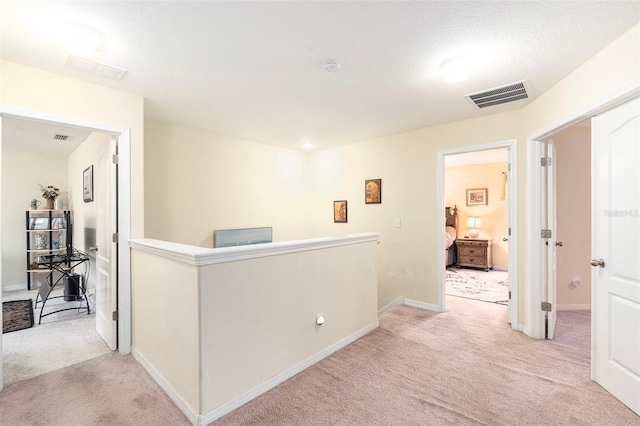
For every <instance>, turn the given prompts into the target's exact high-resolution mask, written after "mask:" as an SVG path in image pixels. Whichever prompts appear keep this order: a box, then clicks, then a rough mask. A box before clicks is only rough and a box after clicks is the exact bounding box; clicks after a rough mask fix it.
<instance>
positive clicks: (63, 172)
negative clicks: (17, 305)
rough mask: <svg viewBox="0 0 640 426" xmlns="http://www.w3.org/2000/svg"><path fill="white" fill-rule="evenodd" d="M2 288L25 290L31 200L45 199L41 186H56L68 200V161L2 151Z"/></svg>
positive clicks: (43, 203)
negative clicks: (27, 221)
mask: <svg viewBox="0 0 640 426" xmlns="http://www.w3.org/2000/svg"><path fill="white" fill-rule="evenodd" d="M2 182H3V186H2V287H3V288H7V287H11V288H13V290H16V289H17V288H16V287H18V286H20V287H23V288H26V285H27V272H26V271H27V266H26V250H27V243H26V236H25V229H26V228H25V226H26V225H25V211H26V210H27V209H28V208H29V199H31V198H36V199H37V200H39V201H41V202H42V204H41V205H40V208H41V209H42V208H45V204H46V200H45V199H44V198H42V192H41V191H40V190H38V184H39V183H41V184H42V185H45V186H47V185H54V186H56V187H58V188H60V190H61V191H62V192H63V195H62V198H63V200H64V201H65V206H66V201H67V197H68V189H69V184H68V182H67V158H66V157H57V156H52V155H49V154H46V155H45V154H40V153H35V152H21V151H7V150H3V152H2ZM32 278H33V279H35V280H36V282H37V281H38V280H42V279H45V278H46V276H45V275H44V274H33V276H32Z"/></svg>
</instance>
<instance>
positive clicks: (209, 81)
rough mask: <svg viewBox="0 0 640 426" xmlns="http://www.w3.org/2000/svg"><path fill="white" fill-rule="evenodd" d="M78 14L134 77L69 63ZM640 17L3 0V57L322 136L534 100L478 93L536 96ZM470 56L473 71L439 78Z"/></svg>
mask: <svg viewBox="0 0 640 426" xmlns="http://www.w3.org/2000/svg"><path fill="white" fill-rule="evenodd" d="M42 19H44V21H43V20H42ZM70 21H76V22H81V23H84V24H87V25H90V26H93V27H94V28H96V29H98V30H99V31H101V32H102V33H104V35H105V37H106V52H105V53H104V54H103V55H102V56H101V57H99V58H96V60H97V61H99V62H101V63H104V64H107V65H111V66H114V67H118V68H122V69H125V70H126V71H127V73H126V75H125V76H124V77H123V78H122V79H121V80H112V79H107V78H104V77H100V76H98V75H93V74H88V73H85V72H82V71H78V70H76V69H72V68H69V67H66V66H65V63H66V62H67V59H68V57H69V55H68V52H67V51H66V50H65V49H64V48H62V47H61V46H59V45H58V44H56V42H55V36H54V35H55V32H54V33H49V34H47V33H46V32H45V31H44V30H45V29H46V27H47V26H46V25H44V24H43V22H46V23H47V24H50V25H53V26H54V28H57V29H60V28H62V27H64V26H66V25H68V22H70ZM638 22H640V2H638V1H615V2H605V1H593V2H591V1H577V2H576V1H558V2H551V1H534V2H529V1H472V2H465V1H446V2H436V1H423V2H411V1H406V2H398V1H386V2H373V1H371V2H367V1H357V2H350V1H339V2H338V1H336V2H329V1H326V2H325V1H323V2H315V1H297V2H294V1H289V2H286V1H285V2H250V1H247V2H231V1H230V2H221V1H199V2H182V1H140V2H130V1H90V2H89V1H87V2H79V1H27V0H0V37H1V44H0V58H1V59H2V60H6V61H10V62H16V63H21V64H25V65H28V66H32V67H35V68H40V69H44V70H47V71H50V72H54V73H59V74H63V75H67V76H70V77H73V78H77V79H81V80H86V81H91V82H94V83H97V84H102V85H106V86H110V87H113V88H116V89H119V90H123V91H127V92H132V93H136V94H139V95H142V96H144V98H145V116H146V117H148V118H151V119H155V120H160V121H166V122H171V123H176V124H181V125H184V126H190V127H195V128H200V129H205V130H209V131H212V132H216V133H221V134H226V135H231V136H235V137H239V138H244V139H249V140H253V141H256V142H261V143H267V144H273V145H277V146H283V147H287V148H294V149H300V146H301V144H302V143H303V142H305V141H311V142H313V143H315V144H316V145H317V147H318V148H319V149H322V148H328V147H332V146H338V145H342V144H347V143H352V142H356V141H360V140H365V139H369V138H375V137H380V136H385V135H389V134H394V133H399V132H404V131H408V130H413V129H417V128H422V127H426V126H431V125H436V124H441V123H446V122H452V121H457V120H461V119H466V118H471V117H477V116H480V115H484V114H491V113H495V112H499V111H504V110H508V109H514V108H521V107H522V106H524V105H526V104H527V103H528V102H530V100H524V101H518V102H513V103H510V104H505V105H500V106H496V107H489V108H485V109H482V110H478V109H477V108H476V107H475V106H474V105H472V104H471V103H470V102H469V101H468V100H467V99H465V97H464V96H465V95H467V94H470V93H474V92H478V91H482V90H486V89H490V88H493V87H497V86H502V85H505V84H509V83H513V82H517V81H521V80H527V81H528V82H529V85H530V88H531V93H530V94H531V96H532V98H535V97H537V96H539V95H540V94H542V93H544V92H545V91H546V90H547V89H549V88H550V87H551V86H552V85H554V84H555V83H557V82H558V81H559V80H561V79H562V78H563V77H565V76H566V75H568V74H569V73H570V72H571V71H573V70H574V69H576V68H577V67H578V66H579V65H581V64H582V63H584V62H585V61H586V60H588V59H589V58H590V57H592V56H593V55H594V54H595V53H597V52H598V51H599V50H601V49H602V48H604V47H605V46H606V45H608V44H609V43H611V42H612V41H613V40H614V39H615V38H617V37H618V36H620V35H621V34H622V33H624V32H625V31H626V30H628V29H629V28H631V27H632V26H633V25H635V24H636V23H638ZM34 23H35V24H34ZM457 55H465V56H468V57H469V58H471V59H472V60H473V61H474V67H473V69H472V73H471V77H470V78H469V79H468V80H467V81H466V82H463V83H458V84H453V85H452V84H445V83H442V82H440V81H439V79H438V76H437V71H438V65H439V64H440V63H441V62H442V61H444V60H445V59H448V58H450V57H452V56H457ZM326 59H335V60H337V61H338V62H339V63H340V64H341V69H340V71H339V72H338V73H335V74H331V73H326V72H324V71H323V70H322V62H323V61H324V60H326ZM61 102H64V100H63V99H61Z"/></svg>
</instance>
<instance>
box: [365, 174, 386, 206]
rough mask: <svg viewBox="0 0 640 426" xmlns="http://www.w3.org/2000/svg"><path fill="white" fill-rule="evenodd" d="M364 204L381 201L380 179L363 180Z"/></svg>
mask: <svg viewBox="0 0 640 426" xmlns="http://www.w3.org/2000/svg"><path fill="white" fill-rule="evenodd" d="M364 202H365V204H380V203H382V179H367V180H365V181H364Z"/></svg>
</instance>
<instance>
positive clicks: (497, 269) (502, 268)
mask: <svg viewBox="0 0 640 426" xmlns="http://www.w3.org/2000/svg"><path fill="white" fill-rule="evenodd" d="M493 270H494V271H505V272H507V271H509V268H507V267H506V266H494V267H493Z"/></svg>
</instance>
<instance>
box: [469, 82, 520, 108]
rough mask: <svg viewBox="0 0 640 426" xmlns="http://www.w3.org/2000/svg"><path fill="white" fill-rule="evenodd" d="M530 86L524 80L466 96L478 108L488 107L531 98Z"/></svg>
mask: <svg viewBox="0 0 640 426" xmlns="http://www.w3.org/2000/svg"><path fill="white" fill-rule="evenodd" d="M528 86H529V85H528V83H527V81H526V80H523V81H519V82H517V83H512V84H508V85H506V86H501V87H496V88H494V89H489V90H484V91H482V92H478V93H473V94H471V95H466V97H467V98H468V99H469V100H470V101H471V102H473V104H474V105H475V106H477V107H478V108H486V107H489V106H493V105H500V104H506V103H508V102H514V101H519V100H522V99H527V98H529V93H528Z"/></svg>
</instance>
